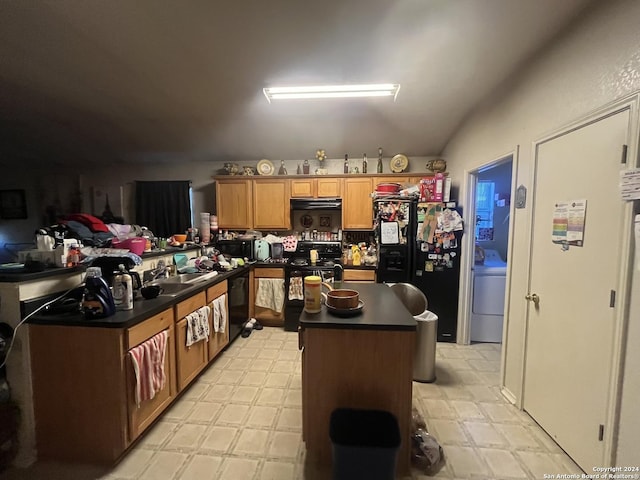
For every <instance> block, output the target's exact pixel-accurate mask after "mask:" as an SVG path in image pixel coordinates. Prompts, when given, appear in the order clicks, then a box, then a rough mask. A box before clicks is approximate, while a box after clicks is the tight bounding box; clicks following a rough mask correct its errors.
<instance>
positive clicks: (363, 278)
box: [344, 268, 376, 282]
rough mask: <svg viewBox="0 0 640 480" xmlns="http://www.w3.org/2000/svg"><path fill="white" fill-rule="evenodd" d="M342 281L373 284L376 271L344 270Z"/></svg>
mask: <svg viewBox="0 0 640 480" xmlns="http://www.w3.org/2000/svg"><path fill="white" fill-rule="evenodd" d="M344 281H345V282H350V281H359V282H367V281H368V282H375V281H376V271H375V270H356V269H353V268H345V269H344Z"/></svg>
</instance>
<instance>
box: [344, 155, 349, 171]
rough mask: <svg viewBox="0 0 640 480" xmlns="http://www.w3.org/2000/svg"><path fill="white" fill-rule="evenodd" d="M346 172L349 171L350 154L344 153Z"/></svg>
mask: <svg viewBox="0 0 640 480" xmlns="http://www.w3.org/2000/svg"><path fill="white" fill-rule="evenodd" d="M344 173H349V155H348V154H346V153H345V154H344Z"/></svg>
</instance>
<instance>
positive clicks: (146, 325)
mask: <svg viewBox="0 0 640 480" xmlns="http://www.w3.org/2000/svg"><path fill="white" fill-rule="evenodd" d="M172 323H173V310H172V309H171V308H169V309H167V310H165V311H164V312H160V313H159V314H157V315H154V316H153V317H149V318H148V319H147V320H145V321H144V322H142V323H139V324H138V325H136V326H134V327H131V328H129V329H128V330H127V337H126V339H127V345H126V349H127V350H130V349H131V348H133V347H135V346H136V345H139V344H141V343H142V342H144V341H145V340H147V339H149V338H151V337H153V336H154V335H155V334H156V333H158V332H161V331H162V330H165V329H167V328H169V325H171V324H172Z"/></svg>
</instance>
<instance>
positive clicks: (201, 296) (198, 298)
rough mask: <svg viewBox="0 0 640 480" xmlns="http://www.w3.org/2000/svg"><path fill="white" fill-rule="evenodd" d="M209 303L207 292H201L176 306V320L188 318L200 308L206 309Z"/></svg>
mask: <svg viewBox="0 0 640 480" xmlns="http://www.w3.org/2000/svg"><path fill="white" fill-rule="evenodd" d="M206 303H207V296H206V294H205V292H200V293H198V294H196V295H194V296H193V297H191V298H188V299H187V300H184V301H182V302H180V303H178V304H177V305H176V320H180V319H181V318H184V317H186V316H187V315H189V314H190V313H193V312H195V311H196V310H197V309H199V308H200V307H204V306H205V305H206Z"/></svg>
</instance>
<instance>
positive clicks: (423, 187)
mask: <svg viewBox="0 0 640 480" xmlns="http://www.w3.org/2000/svg"><path fill="white" fill-rule="evenodd" d="M444 178H445V177H444V175H443V174H442V173H436V174H435V175H431V176H428V177H423V178H422V179H421V180H420V201H421V202H442V201H443V200H444Z"/></svg>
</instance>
